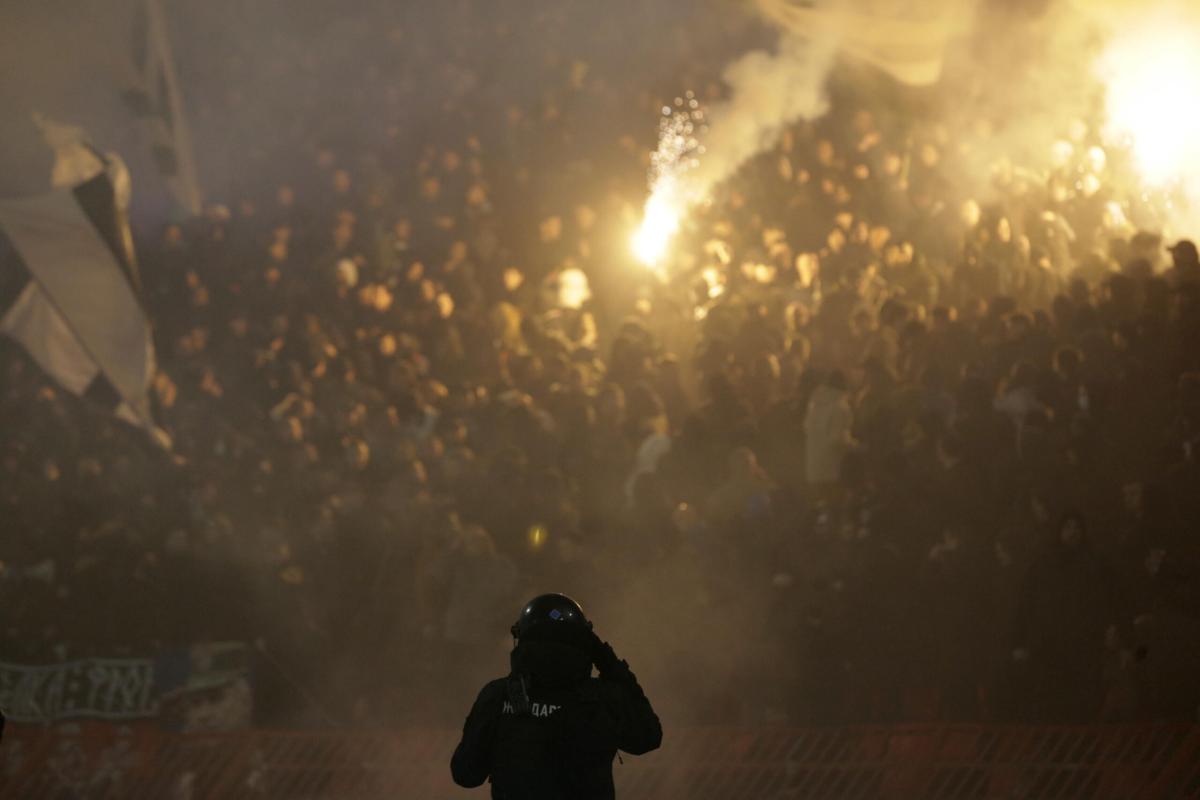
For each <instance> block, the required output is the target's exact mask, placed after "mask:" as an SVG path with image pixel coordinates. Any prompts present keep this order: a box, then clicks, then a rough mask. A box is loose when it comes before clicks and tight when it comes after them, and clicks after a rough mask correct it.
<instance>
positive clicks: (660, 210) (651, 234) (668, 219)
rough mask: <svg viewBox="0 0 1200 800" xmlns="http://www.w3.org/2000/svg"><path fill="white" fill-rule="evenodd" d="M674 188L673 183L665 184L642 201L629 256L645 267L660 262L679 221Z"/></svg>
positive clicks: (680, 210)
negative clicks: (643, 210)
mask: <svg viewBox="0 0 1200 800" xmlns="http://www.w3.org/2000/svg"><path fill="white" fill-rule="evenodd" d="M675 185H676V184H675V182H674V181H667V182H664V183H662V184H659V185H658V186H657V187H655V190H654V193H653V194H652V195H650V199H649V200H648V201H646V215H645V217H643V219H642V224H641V227H639V228H638V230H637V233H635V234H634V235H633V254H634V255H635V256H637V257H638V260H639V261H641V262H642V263H643V264H645V265H646V266H648V267H654V266H657V265H658V264H659V263H661V262H662V259H663V256H665V255H666V253H667V246H668V245H670V244H671V240H672V239H674V238H675V234H676V233H677V232H678V231H679V224H680V222H681V221H682V219H683V211H684V209H683V204H682V203H680V202H679V201H678V199H677V197H676V192H675V191H674V187H675Z"/></svg>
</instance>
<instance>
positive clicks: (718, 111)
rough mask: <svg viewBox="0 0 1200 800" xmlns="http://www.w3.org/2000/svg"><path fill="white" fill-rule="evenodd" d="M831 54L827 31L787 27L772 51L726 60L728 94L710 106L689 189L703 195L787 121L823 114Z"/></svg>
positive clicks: (767, 145) (777, 133)
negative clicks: (818, 33) (793, 30)
mask: <svg viewBox="0 0 1200 800" xmlns="http://www.w3.org/2000/svg"><path fill="white" fill-rule="evenodd" d="M827 33H830V34H832V30H830V31H828V32H827ZM836 54H837V40H836V37H834V36H832V35H828V36H814V37H809V36H800V35H798V34H792V33H789V34H785V35H784V36H783V37H782V38H781V40H780V43H779V49H778V50H777V51H776V52H775V53H770V52H766V51H763V50H757V51H754V52H751V53H747V54H746V55H744V56H742V57H741V58H740V59H738V60H737V61H735V62H734V63H732V64H730V65H729V66H728V67H727V68H726V70H725V72H724V75H723V78H724V80H725V83H726V84H727V85H728V86H729V87H730V89H731V94H730V97H729V99H728V100H727V101H725V102H724V103H721V104H718V105H717V106H714V107H713V108H712V109H710V111H709V120H710V125H709V131H708V135H707V136H706V137H705V138H704V142H703V144H704V148H705V152H704V157H703V158H702V159H700V162H699V164H698V165H697V166H696V168H695V170H693V171H692V172H691V173H689V175H688V183H689V185H690V189H691V195H692V196H693V197H695V198H697V199H699V198H703V197H705V196H706V195H707V194H708V192H709V191H710V190H711V189H712V188H713V187H714V186H716V185H717V184H719V183H720V182H721V181H723V180H725V179H726V178H728V177H729V176H730V175H732V174H733V173H734V172H736V171H737V169H738V168H739V167H740V166H741V165H742V164H744V163H745V162H746V161H747V160H749V159H750V158H752V157H754V156H755V155H757V154H758V153H761V152H762V151H764V150H766V149H768V148H770V147H772V146H773V145H775V143H776V142H777V141H778V140H779V137H780V136H781V135H782V134H783V131H784V129H785V128H787V126H788V125H790V124H792V123H794V122H796V121H798V120H801V119H811V118H814V117H818V116H820V115H821V114H824V113H825V111H826V110H827V108H828V97H827V95H826V91H825V86H826V82H827V79H828V77H829V73H830V71H831V70H832V69H833V64H834V57H835V56H836Z"/></svg>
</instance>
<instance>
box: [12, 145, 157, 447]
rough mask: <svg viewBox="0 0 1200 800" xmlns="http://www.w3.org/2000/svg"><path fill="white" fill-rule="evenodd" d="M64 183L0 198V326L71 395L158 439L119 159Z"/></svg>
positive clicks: (148, 344) (149, 351)
mask: <svg viewBox="0 0 1200 800" xmlns="http://www.w3.org/2000/svg"><path fill="white" fill-rule="evenodd" d="M105 165H106V169H105V170H103V171H101V172H99V173H98V174H96V175H95V176H94V177H91V178H89V179H88V180H85V181H83V182H81V183H78V184H76V185H74V186H71V187H65V188H60V189H56V190H54V191H51V192H49V193H46V194H41V195H37V196H34V197H26V198H18V199H6V200H0V333H3V334H4V335H7V336H10V337H12V338H13V339H15V340H16V341H18V342H20V343H21V345H22V346H23V347H24V348H25V350H26V351H28V353H29V355H30V356H31V357H32V358H33V360H34V361H35V362H37V364H38V365H39V366H40V367H41V368H42V369H43V370H45V371H46V373H47V374H49V375H50V376H51V377H52V378H53V379H54V380H55V381H56V382H57V383H58V384H59V385H61V386H62V387H63V388H64V389H66V390H68V391H70V392H72V393H73V394H76V395H79V396H81V397H84V398H87V399H89V400H91V401H94V402H96V403H99V404H102V405H104V406H105V407H107V408H110V409H111V410H112V411H113V413H114V414H116V415H117V416H118V417H120V418H122V419H124V420H126V421H128V422H130V423H132V424H134V425H137V426H139V427H141V428H144V429H145V430H146V431H147V432H149V433H150V434H151V435H152V436H154V438H155V439H156V440H157V441H159V443H160V444H164V445H165V444H166V441H165V434H163V433H162V431H160V430H159V429H158V428H157V427H156V426H155V424H154V421H153V418H152V416H151V412H150V403H149V394H148V391H149V387H150V384H151V381H152V380H153V377H154V371H155V364H154V346H153V341H152V339H151V335H150V327H149V324H148V323H147V320H146V315H145V313H144V311H143V309H142V306H141V303H140V301H139V291H138V276H137V267H136V262H135V259H134V252H133V245H132V240H131V238H130V235H129V225H128V222H127V219H126V217H125V203H123V202H122V197H121V195H122V192H121V191H120V188H121V186H122V184H123V183H124V182H125V181H126V180H127V176H125V175H124V166H123V165H122V164H121V163H120V161H119V160H117V159H115V158H113V157H107V158H105Z"/></svg>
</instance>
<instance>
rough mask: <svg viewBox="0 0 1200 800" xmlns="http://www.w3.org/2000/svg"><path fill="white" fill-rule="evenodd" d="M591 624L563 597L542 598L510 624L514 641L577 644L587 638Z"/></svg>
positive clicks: (548, 596)
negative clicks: (531, 639) (540, 640)
mask: <svg viewBox="0 0 1200 800" xmlns="http://www.w3.org/2000/svg"><path fill="white" fill-rule="evenodd" d="M591 630H592V623H591V622H589V621H588V619H587V617H585V616H584V615H583V609H582V608H581V607H580V606H579V603H576V602H575V601H574V600H572V599H571V598H569V597H567V596H566V595H565V594H543V595H538V596H537V597H535V598H533V599H532V600H530V601H529V602H528V603H526V604H525V607H524V608H522V609H521V614H520V616H518V617H517V621H516V622H515V623H513V626H512V635H513V638H515V639H530V638H535V639H542V640H558V641H576V640H579V639H581V638H586V635H587V634H588V633H590V632H591Z"/></svg>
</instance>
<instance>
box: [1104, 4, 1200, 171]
mask: <svg viewBox="0 0 1200 800" xmlns="http://www.w3.org/2000/svg"><path fill="white" fill-rule="evenodd" d="M1100 72H1101V77H1102V78H1103V80H1104V82H1105V85H1106V86H1107V89H1108V117H1109V134H1110V135H1112V136H1114V137H1115V138H1116V139H1118V140H1119V141H1121V142H1123V143H1124V144H1126V145H1127V146H1129V147H1130V148H1131V149H1132V151H1133V154H1134V157H1135V159H1136V161H1137V166H1138V170H1139V172H1140V173H1141V175H1142V177H1143V178H1144V179H1145V180H1146V182H1147V183H1149V184H1151V185H1153V186H1155V187H1160V188H1161V187H1166V186H1169V185H1171V184H1175V183H1177V182H1179V181H1183V180H1187V179H1188V178H1189V177H1190V178H1192V179H1194V176H1196V175H1197V174H1198V173H1200V19H1197V18H1191V19H1187V18H1179V17H1175V16H1165V17H1164V16H1162V15H1158V16H1155V17H1151V18H1149V19H1146V20H1143V21H1140V22H1138V23H1135V24H1134V25H1133V26H1132V27H1126V28H1124V29H1122V30H1120V31H1118V32H1117V33H1116V35H1115V36H1114V38H1113V40H1112V42H1111V43H1110V45H1109V48H1108V50H1107V52H1106V53H1105V55H1104V57H1103V58H1102V59H1101V62H1100Z"/></svg>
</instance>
